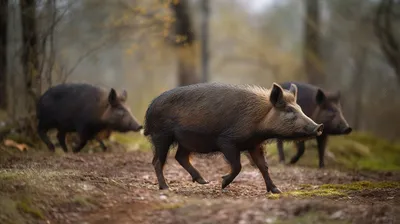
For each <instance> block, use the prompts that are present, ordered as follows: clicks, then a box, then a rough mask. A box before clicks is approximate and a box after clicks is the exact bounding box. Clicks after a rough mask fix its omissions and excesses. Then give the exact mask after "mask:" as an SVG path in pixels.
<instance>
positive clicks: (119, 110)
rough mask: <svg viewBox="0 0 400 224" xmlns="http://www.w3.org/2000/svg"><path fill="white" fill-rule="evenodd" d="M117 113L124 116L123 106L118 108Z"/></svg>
mask: <svg viewBox="0 0 400 224" xmlns="http://www.w3.org/2000/svg"><path fill="white" fill-rule="evenodd" d="M115 113H116V114H117V115H118V116H124V113H125V111H124V109H122V108H118V109H117V110H116V112H115Z"/></svg>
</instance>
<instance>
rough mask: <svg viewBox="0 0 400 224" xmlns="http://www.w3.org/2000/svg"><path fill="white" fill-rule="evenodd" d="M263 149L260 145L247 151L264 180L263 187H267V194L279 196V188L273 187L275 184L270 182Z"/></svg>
mask: <svg viewBox="0 0 400 224" xmlns="http://www.w3.org/2000/svg"><path fill="white" fill-rule="evenodd" d="M263 149H264V148H263V147H262V146H261V145H260V146H257V147H255V148H254V149H251V150H249V152H250V156H251V158H252V159H253V161H254V163H255V164H256V166H257V167H258V169H259V170H260V172H261V174H262V176H263V178H264V181H265V185H266V187H267V192H272V193H273V194H279V193H281V191H280V190H279V188H277V187H276V186H275V184H274V183H273V182H272V179H271V177H270V176H269V172H268V164H267V162H266V160H265V157H264V150H263Z"/></svg>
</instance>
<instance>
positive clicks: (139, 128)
mask: <svg viewBox="0 0 400 224" xmlns="http://www.w3.org/2000/svg"><path fill="white" fill-rule="evenodd" d="M142 128H143V126H142V125H139V126H138V127H137V128H136V130H135V131H140V130H142Z"/></svg>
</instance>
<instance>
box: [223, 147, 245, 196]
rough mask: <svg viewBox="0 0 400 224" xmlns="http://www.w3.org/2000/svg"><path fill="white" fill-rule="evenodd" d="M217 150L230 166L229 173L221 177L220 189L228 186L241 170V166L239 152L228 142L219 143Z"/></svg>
mask: <svg viewBox="0 0 400 224" xmlns="http://www.w3.org/2000/svg"><path fill="white" fill-rule="evenodd" d="M219 148H220V150H221V152H222V154H224V156H225V159H226V160H227V161H228V163H229V164H230V165H231V172H230V173H229V174H227V175H225V176H223V177H222V189H224V188H225V187H226V186H228V185H229V184H230V183H231V182H232V181H233V180H234V179H235V178H236V176H237V175H238V174H239V173H240V171H241V170H242V164H240V150H239V149H238V148H236V147H235V146H234V144H231V143H228V142H221V143H219Z"/></svg>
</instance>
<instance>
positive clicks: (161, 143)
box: [152, 136, 173, 190]
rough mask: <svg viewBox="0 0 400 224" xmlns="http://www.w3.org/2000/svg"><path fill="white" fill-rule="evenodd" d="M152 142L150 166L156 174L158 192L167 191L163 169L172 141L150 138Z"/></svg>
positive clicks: (164, 138) (162, 138)
mask: <svg viewBox="0 0 400 224" xmlns="http://www.w3.org/2000/svg"><path fill="white" fill-rule="evenodd" d="M152 142H153V145H154V157H153V161H152V164H153V166H154V169H155V172H156V176H157V181H158V186H159V188H160V190H164V189H168V185H167V182H166V181H165V178H164V173H163V169H164V165H165V162H166V161H167V156H168V151H169V147H170V146H171V144H172V142H173V141H172V140H171V139H170V138H167V137H164V136H163V137H152Z"/></svg>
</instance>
